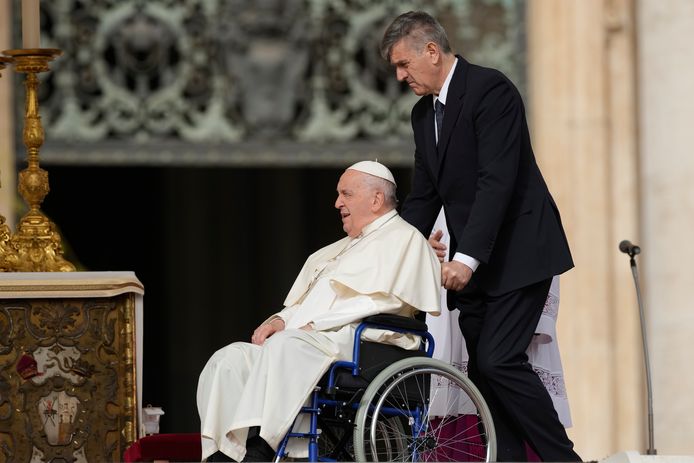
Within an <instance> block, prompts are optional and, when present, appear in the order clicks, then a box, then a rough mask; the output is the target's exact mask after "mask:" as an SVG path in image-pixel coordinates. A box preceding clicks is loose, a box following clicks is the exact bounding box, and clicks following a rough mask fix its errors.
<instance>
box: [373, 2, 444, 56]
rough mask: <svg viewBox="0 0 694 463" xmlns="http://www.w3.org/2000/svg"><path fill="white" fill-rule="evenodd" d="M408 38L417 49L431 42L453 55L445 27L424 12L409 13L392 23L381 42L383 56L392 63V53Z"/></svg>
mask: <svg viewBox="0 0 694 463" xmlns="http://www.w3.org/2000/svg"><path fill="white" fill-rule="evenodd" d="M405 37H408V38H409V39H410V40H411V41H412V42H411V45H412V46H413V47H415V48H418V49H421V48H424V45H426V44H427V43H429V42H434V43H435V44H436V45H438V46H439V48H440V49H441V51H443V52H444V53H451V46H450V44H449V43H448V36H447V35H446V31H445V30H444V28H443V26H441V24H440V23H439V22H438V21H437V20H436V19H434V17H433V16H431V15H430V14H429V13H426V12H424V11H408V12H407V13H403V14H401V15H400V16H398V17H397V18H395V19H394V20H393V22H392V23H390V26H388V29H386V31H385V33H384V34H383V39H382V40H381V56H382V57H383V59H385V60H386V61H388V62H390V53H391V51H392V50H393V47H394V46H395V44H396V43H398V42H399V41H400V40H402V39H404V38H405Z"/></svg>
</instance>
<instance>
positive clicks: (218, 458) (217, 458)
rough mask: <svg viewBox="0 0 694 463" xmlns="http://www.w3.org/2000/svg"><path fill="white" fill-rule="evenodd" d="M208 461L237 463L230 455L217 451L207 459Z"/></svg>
mask: <svg viewBox="0 0 694 463" xmlns="http://www.w3.org/2000/svg"><path fill="white" fill-rule="evenodd" d="M207 461H236V460H233V459H232V458H231V457H230V456H229V455H227V454H226V453H222V452H220V451H216V452H215V453H213V454H212V455H210V456H209V457H207Z"/></svg>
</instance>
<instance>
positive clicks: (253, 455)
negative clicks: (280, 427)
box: [243, 436, 275, 462]
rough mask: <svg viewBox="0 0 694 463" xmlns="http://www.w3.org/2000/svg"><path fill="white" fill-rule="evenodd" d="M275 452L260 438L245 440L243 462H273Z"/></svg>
mask: <svg viewBox="0 0 694 463" xmlns="http://www.w3.org/2000/svg"><path fill="white" fill-rule="evenodd" d="M274 460H275V451H274V450H273V449H272V447H270V444H268V443H267V442H265V440H264V439H263V438H261V437H260V436H254V437H251V438H250V439H247V440H246V456H245V457H244V459H243V461H265V462H269V461H274Z"/></svg>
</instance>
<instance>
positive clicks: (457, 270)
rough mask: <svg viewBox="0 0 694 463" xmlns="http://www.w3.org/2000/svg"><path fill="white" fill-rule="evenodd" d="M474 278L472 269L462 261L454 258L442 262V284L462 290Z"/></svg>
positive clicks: (450, 288) (455, 289) (447, 287)
mask: <svg viewBox="0 0 694 463" xmlns="http://www.w3.org/2000/svg"><path fill="white" fill-rule="evenodd" d="M470 278H472V269H471V268H470V267H468V266H467V265H465V264H463V263H462V262H458V261H457V260H452V261H450V262H444V263H443V264H441V286H443V287H444V288H446V289H448V290H451V291H460V290H462V289H463V288H464V287H465V286H467V284H468V282H469V281H470Z"/></svg>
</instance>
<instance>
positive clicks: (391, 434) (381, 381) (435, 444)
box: [354, 357, 496, 461]
mask: <svg viewBox="0 0 694 463" xmlns="http://www.w3.org/2000/svg"><path fill="white" fill-rule="evenodd" d="M442 386H445V387H442ZM444 391H446V392H444ZM450 391H453V393H451V392H450ZM432 404H435V410H432V408H431V407H430V405H432ZM433 413H437V415H440V416H434V415H433ZM354 451H355V457H356V460H357V461H494V460H495V459H496V434H495V432H494V425H493V423H492V417H491V414H490V412H489V408H488V407H487V404H486V403H485V402H484V399H483V398H482V395H481V394H480V392H479V391H478V390H477V388H476V387H475V386H474V385H473V384H472V382H471V381H470V380H469V379H468V378H467V376H465V375H464V374H463V373H462V372H460V371H459V370H458V369H456V368H455V367H453V366H451V365H448V364H446V363H444V362H442V361H440V360H435V359H430V358H426V357H415V358H408V359H404V360H400V361H398V362H396V363H394V364H393V365H391V366H390V367H388V368H386V369H385V370H383V371H382V372H381V373H380V374H379V375H378V376H377V377H376V378H375V379H374V380H373V381H372V382H371V384H370V385H369V387H368V388H367V389H366V391H365V392H364V396H363V397H362V400H361V403H360V405H359V409H358V411H357V415H356V419H355V429H354Z"/></svg>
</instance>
